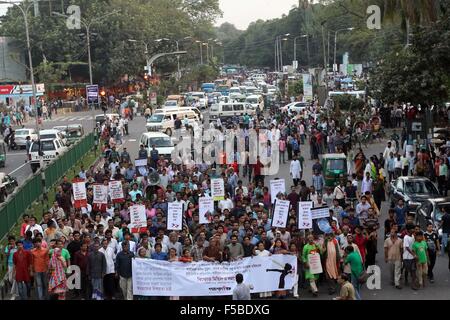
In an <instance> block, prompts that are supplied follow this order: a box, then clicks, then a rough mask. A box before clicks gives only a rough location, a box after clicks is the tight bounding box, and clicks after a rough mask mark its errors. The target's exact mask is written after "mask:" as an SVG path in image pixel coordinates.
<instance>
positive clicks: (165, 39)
mask: <svg viewBox="0 0 450 320" xmlns="http://www.w3.org/2000/svg"><path fill="white" fill-rule="evenodd" d="M190 38H191V37H186V38H184V39H186V40H187V39H190ZM155 41H156V42H162V41H173V42H175V43H176V45H177V51H180V44H179V40H174V39H168V38H161V39H156V40H155ZM180 78H181V72H180V56H177V80H179V79H180Z"/></svg>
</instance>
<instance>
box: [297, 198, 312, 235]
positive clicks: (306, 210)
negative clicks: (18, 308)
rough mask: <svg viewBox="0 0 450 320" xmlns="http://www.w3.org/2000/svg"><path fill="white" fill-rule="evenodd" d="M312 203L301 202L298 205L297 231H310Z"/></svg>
mask: <svg viewBox="0 0 450 320" xmlns="http://www.w3.org/2000/svg"><path fill="white" fill-rule="evenodd" d="M312 205H313V203H312V201H301V202H299V203H298V228H299V229H311V228H312V227H313V223H312V215H311V208H312Z"/></svg>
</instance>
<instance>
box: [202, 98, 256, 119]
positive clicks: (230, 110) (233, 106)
mask: <svg viewBox="0 0 450 320" xmlns="http://www.w3.org/2000/svg"><path fill="white" fill-rule="evenodd" d="M245 114H248V115H249V116H253V115H255V114H256V110H255V108H253V107H252V105H251V104H249V103H241V102H235V103H219V104H214V105H212V106H211V108H210V111H209V117H210V118H211V119H213V120H216V119H218V118H220V119H221V120H222V119H226V118H230V117H234V116H238V117H242V116H244V115H245Z"/></svg>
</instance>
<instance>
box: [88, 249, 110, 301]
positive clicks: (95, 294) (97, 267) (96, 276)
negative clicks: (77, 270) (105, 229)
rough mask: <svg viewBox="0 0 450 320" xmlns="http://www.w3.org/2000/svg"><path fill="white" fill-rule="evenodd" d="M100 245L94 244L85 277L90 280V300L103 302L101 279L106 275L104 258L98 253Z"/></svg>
mask: <svg viewBox="0 0 450 320" xmlns="http://www.w3.org/2000/svg"><path fill="white" fill-rule="evenodd" d="M99 249H100V243H99V242H98V241H96V242H94V246H93V251H92V252H91V253H89V255H88V264H87V275H88V277H89V279H90V280H91V285H92V297H91V298H92V299H93V300H103V277H104V276H105V274H106V258H105V255H104V254H103V253H102V252H100V251H99Z"/></svg>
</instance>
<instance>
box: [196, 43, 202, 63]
mask: <svg viewBox="0 0 450 320" xmlns="http://www.w3.org/2000/svg"><path fill="white" fill-rule="evenodd" d="M195 42H196V43H198V44H199V47H200V64H201V65H203V42H201V41H200V40H195Z"/></svg>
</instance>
